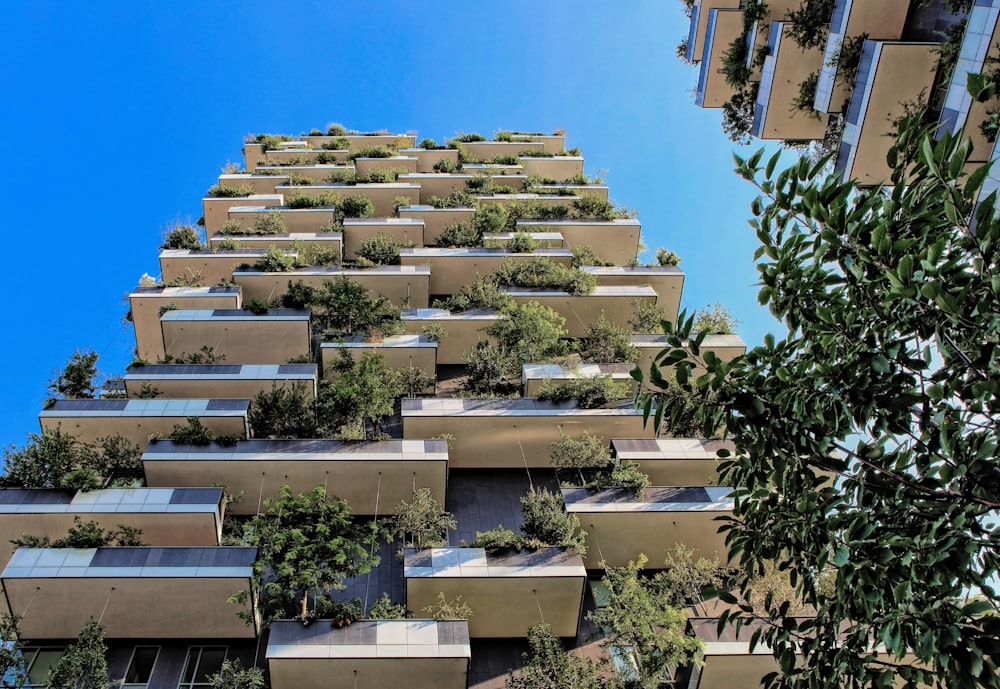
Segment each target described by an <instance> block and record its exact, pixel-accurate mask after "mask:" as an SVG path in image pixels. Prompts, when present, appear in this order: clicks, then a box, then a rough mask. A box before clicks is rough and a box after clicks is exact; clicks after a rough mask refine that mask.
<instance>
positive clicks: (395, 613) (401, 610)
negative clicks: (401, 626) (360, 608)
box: [365, 591, 413, 620]
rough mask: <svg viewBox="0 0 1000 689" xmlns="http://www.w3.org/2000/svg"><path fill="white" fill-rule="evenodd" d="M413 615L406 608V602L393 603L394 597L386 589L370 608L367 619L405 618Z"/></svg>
mask: <svg viewBox="0 0 1000 689" xmlns="http://www.w3.org/2000/svg"><path fill="white" fill-rule="evenodd" d="M410 617H413V613H412V612H410V611H409V610H407V609H406V604H405V603H393V602H392V598H390V597H389V594H388V593H387V592H385V591H383V592H382V596H381V597H379V598H378V599H377V600H376V601H375V602H374V603H372V605H371V607H370V608H368V614H367V615H365V619H366V620H405V619H408V618H410Z"/></svg>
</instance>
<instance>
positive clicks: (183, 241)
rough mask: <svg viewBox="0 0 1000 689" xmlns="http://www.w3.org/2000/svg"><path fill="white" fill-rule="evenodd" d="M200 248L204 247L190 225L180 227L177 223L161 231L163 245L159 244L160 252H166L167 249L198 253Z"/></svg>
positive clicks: (199, 236) (198, 235) (196, 231)
mask: <svg viewBox="0 0 1000 689" xmlns="http://www.w3.org/2000/svg"><path fill="white" fill-rule="evenodd" d="M202 248H204V247H203V245H202V243H201V235H200V234H199V233H198V230H196V229H194V228H193V227H192V226H191V225H182V224H181V223H180V222H179V221H177V222H175V223H173V224H172V225H167V226H166V227H165V228H164V229H163V243H162V244H160V250H161V251H166V250H167V249H189V250H191V251H198V250H200V249H202Z"/></svg>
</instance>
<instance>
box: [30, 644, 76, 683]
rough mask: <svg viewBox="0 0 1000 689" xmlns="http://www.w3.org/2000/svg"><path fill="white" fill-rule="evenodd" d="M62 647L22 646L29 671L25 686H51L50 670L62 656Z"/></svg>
mask: <svg viewBox="0 0 1000 689" xmlns="http://www.w3.org/2000/svg"><path fill="white" fill-rule="evenodd" d="M64 650H65V649H62V648H30V647H29V648H22V649H21V656H22V657H23V658H24V669H25V671H26V672H27V679H26V680H25V682H24V686H25V687H47V686H49V671H50V670H51V669H52V668H53V667H55V665H56V663H58V662H59V659H60V658H62V655H63V651H64Z"/></svg>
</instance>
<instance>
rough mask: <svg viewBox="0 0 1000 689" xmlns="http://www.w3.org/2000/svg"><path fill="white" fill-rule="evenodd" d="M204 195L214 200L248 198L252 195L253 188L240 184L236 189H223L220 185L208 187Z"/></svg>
mask: <svg viewBox="0 0 1000 689" xmlns="http://www.w3.org/2000/svg"><path fill="white" fill-rule="evenodd" d="M206 193H207V194H208V195H209V196H214V197H216V198H237V197H241V196H250V194H252V193H253V187H251V186H250V185H249V184H241V185H240V186H238V187H224V186H222V185H221V184H216V185H213V186H211V187H209V188H208V191H207V192H206Z"/></svg>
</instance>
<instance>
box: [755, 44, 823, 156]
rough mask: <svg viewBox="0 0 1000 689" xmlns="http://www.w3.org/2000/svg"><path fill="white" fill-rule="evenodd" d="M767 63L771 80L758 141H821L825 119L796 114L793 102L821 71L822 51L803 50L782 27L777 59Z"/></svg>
mask: <svg viewBox="0 0 1000 689" xmlns="http://www.w3.org/2000/svg"><path fill="white" fill-rule="evenodd" d="M765 33H766V32H765ZM765 40H766V36H765ZM768 59H774V76H773V78H772V79H771V90H770V94H769V95H768V98H767V109H766V111H765V113H764V124H763V127H762V128H761V130H760V135H759V138H761V139H800V140H801V139H822V138H823V136H824V135H825V134H826V120H827V118H826V116H825V115H823V116H821V117H819V118H817V117H814V116H812V114H811V113H810V112H805V111H802V110H799V109H798V108H796V107H795V99H796V98H798V96H799V86H800V84H801V83H802V82H803V81H805V80H806V78H807V77H809V76H810V75H811V74H813V73H814V72H819V71H820V69H822V67H823V48H810V49H807V50H804V49H802V48H801V47H799V45H798V43H796V42H795V41H794V40H793V39H792V38H791V36H790V34H789V27H788V25H785V26H784V28H783V29H782V34H781V37H780V38H779V39H778V48H777V58H768ZM760 101H761V96H758V99H757V102H758V103H760Z"/></svg>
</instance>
